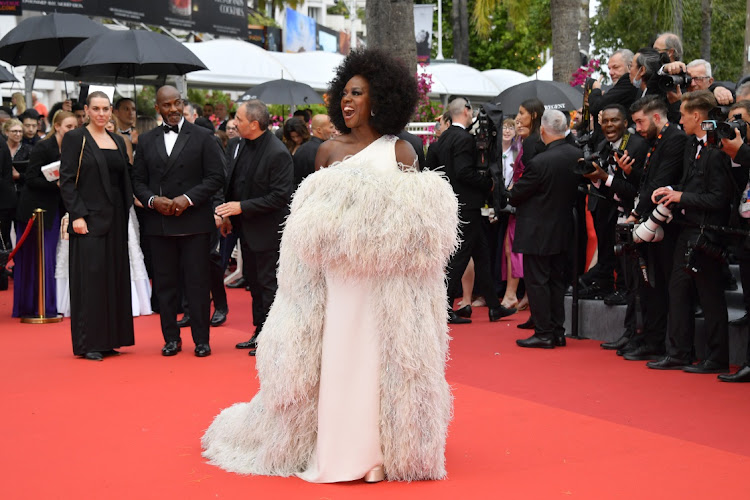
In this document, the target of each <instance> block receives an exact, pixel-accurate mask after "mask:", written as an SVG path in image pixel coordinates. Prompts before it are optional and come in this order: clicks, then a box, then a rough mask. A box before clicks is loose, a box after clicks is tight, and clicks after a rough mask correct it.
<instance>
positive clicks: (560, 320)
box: [523, 253, 568, 339]
mask: <svg viewBox="0 0 750 500" xmlns="http://www.w3.org/2000/svg"><path fill="white" fill-rule="evenodd" d="M567 259H568V257H567V255H566V254H564V253H562V254H557V255H529V254H524V256H523V277H524V280H525V281H526V293H528V295H529V307H530V308H531V310H532V311H534V333H535V334H536V335H537V336H539V337H541V338H545V339H549V338H552V337H553V336H554V335H562V334H564V333H565V328H564V326H563V324H564V322H565V303H564V299H565V269H566V263H567Z"/></svg>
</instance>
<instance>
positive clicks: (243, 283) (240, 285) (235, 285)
mask: <svg viewBox="0 0 750 500" xmlns="http://www.w3.org/2000/svg"><path fill="white" fill-rule="evenodd" d="M226 286H227V288H245V286H247V281H246V280H245V278H240V279H238V280H237V281H235V282H234V283H228V284H227V285H226Z"/></svg>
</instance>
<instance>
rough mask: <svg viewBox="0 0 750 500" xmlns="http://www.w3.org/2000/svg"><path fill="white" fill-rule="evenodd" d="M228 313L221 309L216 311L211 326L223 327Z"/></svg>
mask: <svg viewBox="0 0 750 500" xmlns="http://www.w3.org/2000/svg"><path fill="white" fill-rule="evenodd" d="M227 312H228V311H222V310H221V309H217V310H215V311H214V314H213V316H211V326H221V325H223V324H224V323H226V322H227Z"/></svg>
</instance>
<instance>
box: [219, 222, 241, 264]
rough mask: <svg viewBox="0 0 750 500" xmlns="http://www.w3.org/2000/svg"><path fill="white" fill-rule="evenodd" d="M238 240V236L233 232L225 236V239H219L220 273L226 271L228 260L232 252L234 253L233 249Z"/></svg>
mask: <svg viewBox="0 0 750 500" xmlns="http://www.w3.org/2000/svg"><path fill="white" fill-rule="evenodd" d="M238 239H239V236H238V235H237V232H235V231H233V232H231V233H229V234H228V235H226V237H222V238H221V250H220V251H221V269H222V271H226V270H227V266H229V259H231V258H232V252H233V251H234V247H235V246H236V245H237V240H238Z"/></svg>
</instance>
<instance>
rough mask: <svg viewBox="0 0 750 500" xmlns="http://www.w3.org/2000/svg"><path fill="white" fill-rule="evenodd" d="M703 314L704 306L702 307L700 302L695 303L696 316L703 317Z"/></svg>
mask: <svg viewBox="0 0 750 500" xmlns="http://www.w3.org/2000/svg"><path fill="white" fill-rule="evenodd" d="M703 316H704V315H703V307H701V305H700V304H696V305H695V317H696V318H702V317H703Z"/></svg>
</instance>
